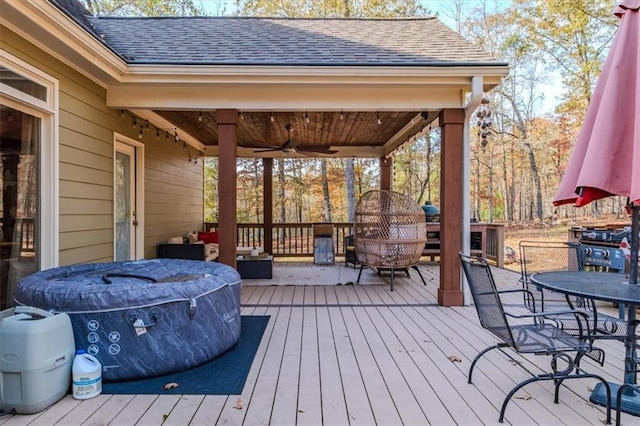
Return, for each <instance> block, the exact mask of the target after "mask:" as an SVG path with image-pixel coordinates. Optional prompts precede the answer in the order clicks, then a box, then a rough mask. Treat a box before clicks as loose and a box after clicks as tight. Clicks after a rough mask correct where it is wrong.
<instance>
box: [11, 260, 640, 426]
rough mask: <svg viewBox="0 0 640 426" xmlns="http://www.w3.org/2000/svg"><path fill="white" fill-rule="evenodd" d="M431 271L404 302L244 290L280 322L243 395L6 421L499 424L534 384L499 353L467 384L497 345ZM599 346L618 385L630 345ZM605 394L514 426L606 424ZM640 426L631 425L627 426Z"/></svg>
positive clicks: (329, 289) (399, 280) (315, 289)
mask: <svg viewBox="0 0 640 426" xmlns="http://www.w3.org/2000/svg"><path fill="white" fill-rule="evenodd" d="M277 265H278V264H277V262H276V264H275V266H274V267H278V266H277ZM420 269H421V271H422V274H423V276H424V278H425V281H426V282H427V285H426V286H425V285H424V284H423V283H422V281H421V280H420V277H419V276H418V274H417V273H416V272H415V271H413V270H412V271H410V272H411V274H410V277H408V276H406V274H403V273H397V274H396V276H395V279H394V291H391V289H390V285H389V279H390V277H388V274H386V275H383V276H385V279H386V280H387V284H385V285H358V284H353V285H316V286H312V285H306V286H270V285H262V286H244V287H243V289H242V296H241V300H242V305H243V306H242V311H241V312H242V315H269V316H270V321H269V323H268V324H267V328H266V330H265V333H264V336H263V339H262V342H261V344H260V346H259V347H258V350H257V353H256V356H255V359H254V362H253V364H252V366H251V369H250V371H249V374H248V377H247V380H246V383H245V386H244V389H243V390H242V393H241V394H240V395H208V396H204V395H100V396H98V397H96V398H93V399H90V400H86V401H76V400H74V399H73V398H71V397H70V396H67V397H65V398H64V399H62V400H61V401H59V402H58V403H56V404H55V405H53V406H52V407H50V408H48V409H47V410H45V411H43V412H42V413H38V414H34V415H13V416H4V417H0V424H1V425H2V426H15V425H51V424H60V425H75V424H77V425H81V424H83V425H106V424H112V425H118V426H119V425H161V424H163V425H174V426H175V425H186V424H193V425H212V424H228V425H242V424H245V425H254V424H265V425H266V424H274V425H276V424H277V425H280V424H282V425H294V424H297V425H318V424H325V425H346V424H350V425H358V424H362V425H372V424H381V425H382V424H384V425H402V424H433V425H454V424H464V425H466V424H490V425H492V424H497V420H498V413H499V410H500V406H501V404H502V401H503V399H504V397H505V395H506V393H507V392H508V391H509V390H510V389H511V388H512V387H513V386H514V385H515V384H516V383H517V382H518V381H520V380H524V379H525V378H526V377H528V376H527V373H526V372H525V371H524V370H523V369H522V368H520V367H519V366H517V365H514V364H513V363H512V362H511V361H510V360H509V359H508V358H506V356H505V355H504V354H502V353H500V352H499V351H492V352H490V353H489V354H487V355H486V356H485V357H483V359H482V360H481V361H480V362H479V363H478V366H477V368H476V370H475V372H474V377H473V379H474V380H473V384H468V383H467V373H468V368H469V365H470V363H471V361H472V360H473V358H474V357H475V355H476V354H477V353H478V351H480V350H481V349H483V348H484V347H486V346H488V345H490V344H492V343H494V338H493V336H492V335H491V334H489V333H488V332H486V331H485V330H484V329H483V328H482V327H481V326H480V324H479V322H478V319H477V314H476V312H475V309H474V308H473V307H472V306H465V307H452V308H444V307H440V306H438V305H437V290H438V285H439V270H438V264H437V263H432V262H428V263H426V264H421V265H420ZM364 273H375V272H374V271H372V270H366V269H365V271H363V274H364ZM494 275H495V277H496V280H497V282H499V284H500V285H501V286H510V287H517V286H519V282H518V278H519V274H517V273H514V272H513V271H507V270H501V269H497V268H494ZM518 297H521V296H515V295H513V296H509V297H507V298H506V299H505V303H506V305H507V306H509V307H510V308H511V307H513V308H517V307H519V306H520V305H521V299H519V298H518ZM611 309H612V308H611ZM597 346H599V347H602V348H603V349H604V350H605V351H606V353H607V357H606V360H605V364H604V366H599V365H596V364H595V363H594V362H592V361H591V360H585V361H583V366H585V367H586V368H587V369H588V370H589V371H593V372H596V373H598V374H602V375H603V376H605V378H607V379H608V380H611V381H619V380H620V379H621V378H622V362H623V356H624V355H623V350H624V348H623V345H622V343H620V342H618V341H599V342H597ZM452 356H453V357H457V358H459V359H460V361H461V362H454V361H452V360H451V359H450V358H449V357H452ZM516 359H517V360H518V362H519V363H520V364H521V365H522V366H524V367H526V368H527V369H528V370H530V371H532V372H540V371H543V369H544V368H546V367H547V366H548V358H547V357H535V356H529V357H521V356H516ZM594 384H595V380H592V379H585V380H570V381H567V382H566V383H565V385H563V388H562V390H561V394H560V404H553V385H552V383H551V382H542V383H534V384H531V385H528V386H527V387H525V388H524V389H523V390H521V391H520V392H518V394H517V395H516V397H515V398H514V399H513V400H512V401H511V402H510V403H509V405H508V407H507V411H506V418H505V421H506V423H507V424H509V423H511V424H518V425H520V424H540V425H556V424H593V425H597V424H600V423H602V421H603V420H604V418H605V415H604V408H603V407H599V406H594V405H592V404H590V403H589V402H588V397H589V393H590V390H589V389H590V388H591V387H592V386H593V385H594ZM529 396H530V397H531V398H530V399H528V398H526V399H525V398H524V397H529ZM633 420H637V419H636V418H634V417H631V416H629V415H626V416H625V417H623V424H624V423H626V424H632V423H633Z"/></svg>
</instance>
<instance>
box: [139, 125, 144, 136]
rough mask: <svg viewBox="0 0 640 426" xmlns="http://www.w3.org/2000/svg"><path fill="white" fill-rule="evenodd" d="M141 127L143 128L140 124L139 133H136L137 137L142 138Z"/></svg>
mask: <svg viewBox="0 0 640 426" xmlns="http://www.w3.org/2000/svg"><path fill="white" fill-rule="evenodd" d="M142 129H144V127H142V126H140V133H138V139H142Z"/></svg>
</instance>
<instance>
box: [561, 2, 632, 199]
mask: <svg viewBox="0 0 640 426" xmlns="http://www.w3.org/2000/svg"><path fill="white" fill-rule="evenodd" d="M614 14H615V15H616V16H618V17H619V18H620V25H619V27H618V31H617V33H616V35H615V37H614V40H613V44H612V45H611V49H610V51H609V54H608V56H607V59H606V61H605V64H604V68H603V69H602V73H601V75H600V77H599V79H598V82H597V84H596V89H595V92H594V94H593V98H592V99H591V103H590V104H589V108H588V110H587V115H586V117H585V120H584V123H583V124H582V128H581V130H580V134H579V136H578V140H577V142H576V145H575V148H574V150H573V152H572V154H571V158H570V160H569V165H568V166H567V170H566V172H565V175H564V177H563V179H562V182H561V184H560V187H559V189H558V193H557V195H556V197H555V200H554V205H560V204H566V203H574V204H575V205H576V206H577V207H580V206H584V205H586V204H588V203H590V202H591V201H594V200H598V199H600V198H603V197H608V196H611V195H621V196H626V197H629V199H630V201H631V202H634V201H639V200H640V75H639V74H638V64H639V61H640V31H639V27H640V0H623V1H622V2H621V3H620V4H619V5H618V7H617V8H616V10H615V12H614Z"/></svg>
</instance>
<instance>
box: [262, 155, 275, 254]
mask: <svg viewBox="0 0 640 426" xmlns="http://www.w3.org/2000/svg"><path fill="white" fill-rule="evenodd" d="M262 168H263V173H264V175H263V176H264V182H263V191H264V193H263V199H262V204H263V212H264V213H263V215H264V217H263V219H262V220H263V221H264V251H266V252H267V253H273V158H263V159H262Z"/></svg>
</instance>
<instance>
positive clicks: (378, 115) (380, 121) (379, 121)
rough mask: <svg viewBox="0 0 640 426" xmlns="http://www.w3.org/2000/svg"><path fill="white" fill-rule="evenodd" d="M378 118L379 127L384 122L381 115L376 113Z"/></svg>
mask: <svg viewBox="0 0 640 426" xmlns="http://www.w3.org/2000/svg"><path fill="white" fill-rule="evenodd" d="M376 117H378V126H379V125H381V124H382V120H380V113H379V112H377V113H376Z"/></svg>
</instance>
